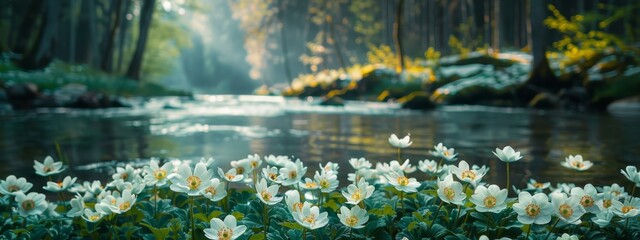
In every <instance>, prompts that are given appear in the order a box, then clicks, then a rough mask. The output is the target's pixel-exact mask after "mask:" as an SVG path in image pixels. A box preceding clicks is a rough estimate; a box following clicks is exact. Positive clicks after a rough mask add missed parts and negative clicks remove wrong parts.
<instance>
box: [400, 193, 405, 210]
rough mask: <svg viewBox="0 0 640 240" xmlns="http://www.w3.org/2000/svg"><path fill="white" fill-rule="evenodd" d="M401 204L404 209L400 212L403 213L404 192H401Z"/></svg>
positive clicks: (401, 208)
mask: <svg viewBox="0 0 640 240" xmlns="http://www.w3.org/2000/svg"><path fill="white" fill-rule="evenodd" d="M400 204H401V205H402V207H400V211H403V210H404V192H403V191H400ZM403 212H404V211H403Z"/></svg>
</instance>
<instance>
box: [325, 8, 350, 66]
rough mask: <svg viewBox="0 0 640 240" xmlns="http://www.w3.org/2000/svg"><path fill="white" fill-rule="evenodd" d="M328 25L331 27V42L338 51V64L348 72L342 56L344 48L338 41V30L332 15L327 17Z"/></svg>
mask: <svg viewBox="0 0 640 240" xmlns="http://www.w3.org/2000/svg"><path fill="white" fill-rule="evenodd" d="M326 21H327V25H329V41H330V43H331V44H332V45H333V48H334V49H335V50H336V58H337V59H338V64H340V68H341V69H344V70H345V71H346V70H347V65H346V63H345V62H344V57H343V55H342V48H341V47H340V42H338V40H337V39H336V33H335V32H336V30H335V25H334V23H333V18H332V17H331V15H327V17H326Z"/></svg>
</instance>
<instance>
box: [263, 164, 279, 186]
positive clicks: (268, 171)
mask: <svg viewBox="0 0 640 240" xmlns="http://www.w3.org/2000/svg"><path fill="white" fill-rule="evenodd" d="M262 177H264V178H266V179H268V180H269V182H272V183H277V184H280V183H282V177H281V176H280V174H279V171H278V168H277V167H265V168H263V169H262Z"/></svg>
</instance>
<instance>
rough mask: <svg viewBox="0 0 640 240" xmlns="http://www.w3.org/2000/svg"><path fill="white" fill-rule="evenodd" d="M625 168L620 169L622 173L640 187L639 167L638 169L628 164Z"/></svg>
mask: <svg viewBox="0 0 640 240" xmlns="http://www.w3.org/2000/svg"><path fill="white" fill-rule="evenodd" d="M625 170H626V171H625ZM625 170H620V173H622V175H624V176H625V177H627V179H629V181H631V182H633V183H635V184H636V186H637V187H640V173H638V169H636V167H635V166H627V168H626V169H625Z"/></svg>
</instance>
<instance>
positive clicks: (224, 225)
mask: <svg viewBox="0 0 640 240" xmlns="http://www.w3.org/2000/svg"><path fill="white" fill-rule="evenodd" d="M209 224H210V225H211V227H210V228H205V229H204V236H205V237H207V238H208V239H215V240H217V239H220V240H231V239H236V238H238V237H240V236H242V234H243V233H244V232H245V231H246V230H247V227H246V226H244V225H240V226H238V225H237V221H236V217H234V216H233V215H231V214H229V215H227V216H226V217H225V218H224V222H223V221H222V220H220V219H219V218H212V219H211V221H210V222H209Z"/></svg>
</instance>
